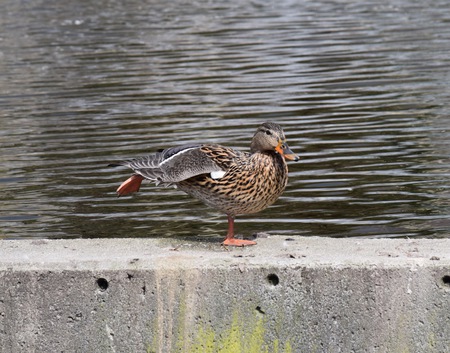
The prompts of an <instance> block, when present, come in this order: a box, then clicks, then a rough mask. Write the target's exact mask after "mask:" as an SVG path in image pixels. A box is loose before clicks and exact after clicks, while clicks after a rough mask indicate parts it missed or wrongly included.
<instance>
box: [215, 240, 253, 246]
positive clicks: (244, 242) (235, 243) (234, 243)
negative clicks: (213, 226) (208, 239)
mask: <svg viewBox="0 0 450 353" xmlns="http://www.w3.org/2000/svg"><path fill="white" fill-rule="evenodd" d="M222 245H225V246H250V245H256V241H252V240H244V239H235V238H226V239H225V240H224V241H223V243H222Z"/></svg>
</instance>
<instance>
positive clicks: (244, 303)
mask: <svg viewBox="0 0 450 353" xmlns="http://www.w3.org/2000/svg"><path fill="white" fill-rule="evenodd" d="M449 347H450V240H445V239H442V240H417V239H414V240H398V239H397V240H394V239H329V238H316V237H311V238H304V237H302V238H300V237H299V238H294V240H286V237H280V236H271V237H269V238H265V239H259V240H258V245H257V246H254V247H248V248H230V249H225V248H223V247H221V246H220V245H219V244H216V243H209V242H196V241H192V242H187V241H181V240H173V239H172V240H168V239H159V240H158V239H111V240H53V241H50V240H35V241H33V240H21V241H0V351H1V352H2V353H16V352H46V353H49V352H89V353H92V352H102V353H105V352H206V353H208V352H210V353H213V352H220V353H241V352H242V353H265V352H267V353H291V352H307V353H313V352H327V353H328V352H331V353H333V352H343V353H350V352H353V353H359V352H388V353H397V352H398V353H400V352H401V353H406V352H409V353H411V352H418V353H427V352H435V353H445V352H450V348H449Z"/></svg>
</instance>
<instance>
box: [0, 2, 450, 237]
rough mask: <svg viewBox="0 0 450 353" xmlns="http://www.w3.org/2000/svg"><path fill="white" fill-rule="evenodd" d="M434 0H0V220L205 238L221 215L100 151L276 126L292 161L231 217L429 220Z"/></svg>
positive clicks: (447, 27) (448, 34)
mask: <svg viewBox="0 0 450 353" xmlns="http://www.w3.org/2000/svg"><path fill="white" fill-rule="evenodd" d="M448 53H450V3H449V2H448V1H444V0H441V1H422V2H417V1H405V0H393V1H392V0H390V1H387V0H386V1H385V0H382V1H367V2H353V1H325V0H323V1H314V2H312V1H293V0H281V1H277V2H274V1H262V0H255V1H245V0H244V1H237V0H235V1H230V2H225V3H224V2H222V1H220V2H219V1H212V0H211V1H206V0H205V1H200V0H199V1H194V2H192V1H180V0H175V1H171V2H162V1H161V2H159V1H126V2H123V1H113V0H111V1H105V0H96V1H81V2H78V1H60V0H58V1H56V0H53V1H47V0H40V1H31V2H23V1H14V0H7V1H2V2H1V4H0V124H1V125H0V126H1V130H0V144H1V152H0V158H1V164H0V191H1V196H0V198H1V206H0V227H1V228H0V237H3V238H33V237H40V238H57V237H61V238H73V237H152V236H157V237H160V236H173V237H186V238H188V237H197V236H198V237H199V239H213V240H217V239H221V238H222V237H223V235H224V234H225V232H226V218H225V217H224V216H223V215H220V214H218V213H216V212H215V211H213V210H209V209H207V208H206V207H205V206H203V205H202V204H201V203H200V202H198V201H196V200H193V199H191V198H189V197H188V196H185V195H184V194H182V193H180V192H179V191H176V190H174V189H161V188H156V187H153V186H151V185H150V184H147V185H145V186H144V187H143V188H142V189H141V192H140V193H139V194H136V195H135V196H133V197H124V198H120V199H118V198H116V197H115V189H116V188H117V186H118V185H119V184H120V183H121V181H123V180H124V179H126V178H127V177H128V176H129V174H130V173H129V172H128V171H126V170H120V169H119V170H114V169H111V168H107V167H106V165H107V164H108V163H109V162H111V161H115V160H118V159H123V158H129V157H134V156H140V155H144V154H147V153H149V152H153V151H155V150H157V149H158V148H162V147H169V146H173V145H178V144H182V143H189V142H194V141H197V142H200V141H202V142H215V143H221V144H224V145H228V146H234V147H236V148H239V149H246V148H248V145H249V142H250V138H251V136H252V135H253V132H254V129H255V128H256V126H257V125H258V124H259V123H261V122H263V121H268V120H272V121H275V122H278V123H280V124H282V125H283V127H284V128H285V131H286V134H287V136H288V141H289V144H290V146H291V148H292V149H293V150H295V151H296V152H297V153H299V154H300V155H301V158H302V159H301V161H300V162H298V163H290V164H289V167H290V182H289V186H288V188H287V190H286V192H285V194H284V195H283V197H282V198H281V199H280V200H279V201H278V202H277V203H276V204H275V205H274V206H272V207H270V208H269V209H267V210H265V211H263V212H261V213H259V214H257V215H249V216H243V217H239V218H238V221H237V224H236V227H237V230H238V231H240V232H242V233H245V234H250V233H253V232H256V231H269V232H271V233H278V234H280V233H281V234H286V235H289V236H294V235H316V236H339V237H340V236H363V237H364V236H371V237H374V236H376V237H393V236H409V237H414V236H429V237H446V236H448V234H449V229H450V218H449V215H450V190H449V185H450V183H449V180H450V158H449V152H450V142H449V140H450V120H449V118H448V116H449V112H450V109H449V98H450V87H449V85H450V84H449V82H450V74H449V73H450V70H449V68H450V59H449V55H448Z"/></svg>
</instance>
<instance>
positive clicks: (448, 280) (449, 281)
mask: <svg viewBox="0 0 450 353" xmlns="http://www.w3.org/2000/svg"><path fill="white" fill-rule="evenodd" d="M442 283H444V284H445V285H446V286H449V287H450V276H449V275H445V276H444V277H442Z"/></svg>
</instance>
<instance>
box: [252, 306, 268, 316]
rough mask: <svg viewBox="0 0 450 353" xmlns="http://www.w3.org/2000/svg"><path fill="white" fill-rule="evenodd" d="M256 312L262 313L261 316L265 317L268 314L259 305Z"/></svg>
mask: <svg viewBox="0 0 450 353" xmlns="http://www.w3.org/2000/svg"><path fill="white" fill-rule="evenodd" d="M255 309H256V311H257V312H258V313H260V314H263V315H265V314H266V312H265V311H264V310H263V309H261V307H260V306H259V305H258V306H257V307H256V308H255Z"/></svg>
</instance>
